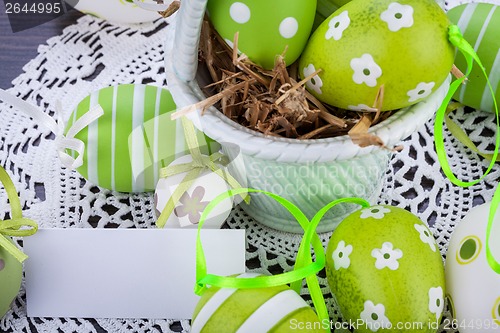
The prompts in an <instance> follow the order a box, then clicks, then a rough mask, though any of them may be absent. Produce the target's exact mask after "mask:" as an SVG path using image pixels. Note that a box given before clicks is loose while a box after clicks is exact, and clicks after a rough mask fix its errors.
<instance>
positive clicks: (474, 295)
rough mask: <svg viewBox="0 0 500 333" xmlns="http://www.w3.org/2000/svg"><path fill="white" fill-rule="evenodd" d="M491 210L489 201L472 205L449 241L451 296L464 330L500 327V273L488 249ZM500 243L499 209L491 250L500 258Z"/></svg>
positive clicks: (449, 289) (463, 331) (448, 283)
mask: <svg viewBox="0 0 500 333" xmlns="http://www.w3.org/2000/svg"><path fill="white" fill-rule="evenodd" d="M489 212H490V204H489V203H487V204H483V205H480V206H477V207H475V208H473V209H471V210H470V211H469V213H468V214H467V215H466V216H465V217H464V218H463V220H462V221H460V223H459V224H458V225H457V227H456V228H455V230H454V231H453V234H452V235H451V239H450V243H449V245H448V252H447V255H446V269H445V271H446V285H447V288H448V290H447V293H448V300H449V303H450V306H451V309H452V314H453V315H454V317H455V318H456V320H457V323H458V324H460V323H462V326H459V330H460V332H461V333H470V332H483V331H500V275H499V274H497V273H495V271H493V269H492V268H491V267H490V266H489V264H488V262H487V259H486V249H485V247H486V242H485V239H486V226H487V222H488V217H489ZM499 245H500V216H498V213H497V214H496V217H495V219H494V223H493V226H492V229H491V237H490V248H491V253H492V255H493V256H494V258H495V259H496V260H497V261H499V260H500V246H499ZM464 323H465V325H463V324H464ZM468 323H473V324H472V325H467V324H468Z"/></svg>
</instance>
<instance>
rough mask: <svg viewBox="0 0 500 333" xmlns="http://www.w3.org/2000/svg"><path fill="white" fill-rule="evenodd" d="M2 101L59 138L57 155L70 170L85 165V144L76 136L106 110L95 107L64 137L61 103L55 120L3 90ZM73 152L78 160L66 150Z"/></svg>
mask: <svg viewBox="0 0 500 333" xmlns="http://www.w3.org/2000/svg"><path fill="white" fill-rule="evenodd" d="M0 100H1V101H3V102H5V103H8V104H10V105H12V106H13V107H15V108H16V109H18V110H20V111H23V112H24V113H25V114H26V115H28V116H29V117H31V118H33V120H35V121H36V122H37V123H38V124H40V125H42V126H44V127H46V128H48V129H49V130H50V131H52V133H54V134H55V135H56V138H57V148H56V149H57V153H58V155H59V158H60V159H61V163H62V164H63V165H64V166H65V167H67V168H69V169H77V168H78V167H80V166H81V165H82V164H83V153H84V151H85V144H84V143H83V141H82V140H80V139H77V138H75V136H76V135H77V134H78V133H79V132H80V131H81V130H82V129H84V128H85V127H87V126H88V125H90V124H91V123H92V122H94V121H95V120H97V119H98V118H99V117H101V116H102V115H103V114H104V110H103V109H102V108H101V106H100V105H99V104H97V105H94V106H93V107H91V108H90V110H89V111H88V112H87V113H85V114H84V115H83V116H81V117H80V118H78V120H77V121H76V122H75V123H74V124H73V126H71V128H70V129H69V130H68V132H67V133H66V135H64V127H65V125H64V121H63V120H62V118H61V114H62V111H61V110H62V107H61V104H60V103H59V102H57V103H56V110H55V111H56V112H55V117H56V120H54V119H53V118H52V117H50V116H49V115H48V114H46V113H45V112H41V111H40V109H38V108H37V107H36V106H34V105H33V104H30V103H28V102H26V101H25V100H23V99H21V98H19V97H15V96H13V95H11V94H9V93H8V92H6V91H5V90H3V89H0ZM67 149H68V150H72V151H74V152H75V153H76V158H75V157H73V156H72V155H69V154H68V153H67V152H66V150H67Z"/></svg>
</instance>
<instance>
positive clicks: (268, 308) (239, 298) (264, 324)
mask: <svg viewBox="0 0 500 333" xmlns="http://www.w3.org/2000/svg"><path fill="white" fill-rule="evenodd" d="M255 276H258V274H254V273H244V274H241V275H238V277H239V278H251V277H255ZM329 324H330V323H322V322H320V321H319V319H318V316H317V315H316V313H315V312H314V311H313V310H312V309H311V307H310V306H309V305H308V304H307V303H306V302H305V301H304V300H303V299H302V298H301V297H300V296H299V295H298V294H297V293H296V292H295V291H293V290H292V289H290V288H289V287H288V286H279V287H269V288H258V289H231V288H217V287H211V288H209V289H207V290H206V291H205V293H204V294H203V295H202V296H201V299H200V301H199V302H198V305H197V306H196V309H195V311H194V314H193V321H192V327H191V333H198V332H201V333H212V332H213V333H220V332H224V333H232V332H240V333H243V332H251V333H256V332H259V333H260V332H274V333H284V332H326V328H327V327H328V325H329Z"/></svg>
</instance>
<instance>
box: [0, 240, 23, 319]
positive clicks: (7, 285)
mask: <svg viewBox="0 0 500 333" xmlns="http://www.w3.org/2000/svg"><path fill="white" fill-rule="evenodd" d="M10 241H11V242H12V243H14V242H13V241H12V240H10ZM22 278H23V265H22V264H21V263H20V262H19V261H18V260H16V258H14V257H13V256H12V255H11V254H10V253H9V252H7V251H6V250H5V249H4V248H3V247H1V246H0V318H2V317H3V316H4V315H5V313H7V311H8V310H9V308H10V304H11V303H12V301H13V300H14V299H15V298H16V297H17V294H18V293H19V289H20V288H21V280H22Z"/></svg>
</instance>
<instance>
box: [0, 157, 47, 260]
mask: <svg viewBox="0 0 500 333" xmlns="http://www.w3.org/2000/svg"><path fill="white" fill-rule="evenodd" d="M0 182H1V183H2V184H3V186H4V188H5V191H6V192H7V197H8V198H9V202H10V207H11V215H12V219H10V220H5V221H4V220H0V247H2V248H4V249H5V250H6V251H7V252H8V253H10V254H11V255H12V256H13V257H14V258H16V260H18V261H19V262H21V263H22V262H23V261H24V260H26V259H27V258H28V256H27V255H26V254H24V253H23V252H22V251H21V250H19V249H18V248H17V246H16V245H15V244H14V243H12V242H11V241H10V238H9V236H14V237H23V236H31V235H33V234H34V233H36V231H37V230H38V224H37V223H36V222H35V221H33V220H30V219H27V218H24V217H23V213H22V210H21V202H20V201H19V197H18V196H17V191H16V188H15V186H14V183H13V182H12V180H11V179H10V177H9V175H8V173H7V171H5V169H4V168H3V167H2V166H0ZM22 227H31V228H30V229H21V228H22Z"/></svg>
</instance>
